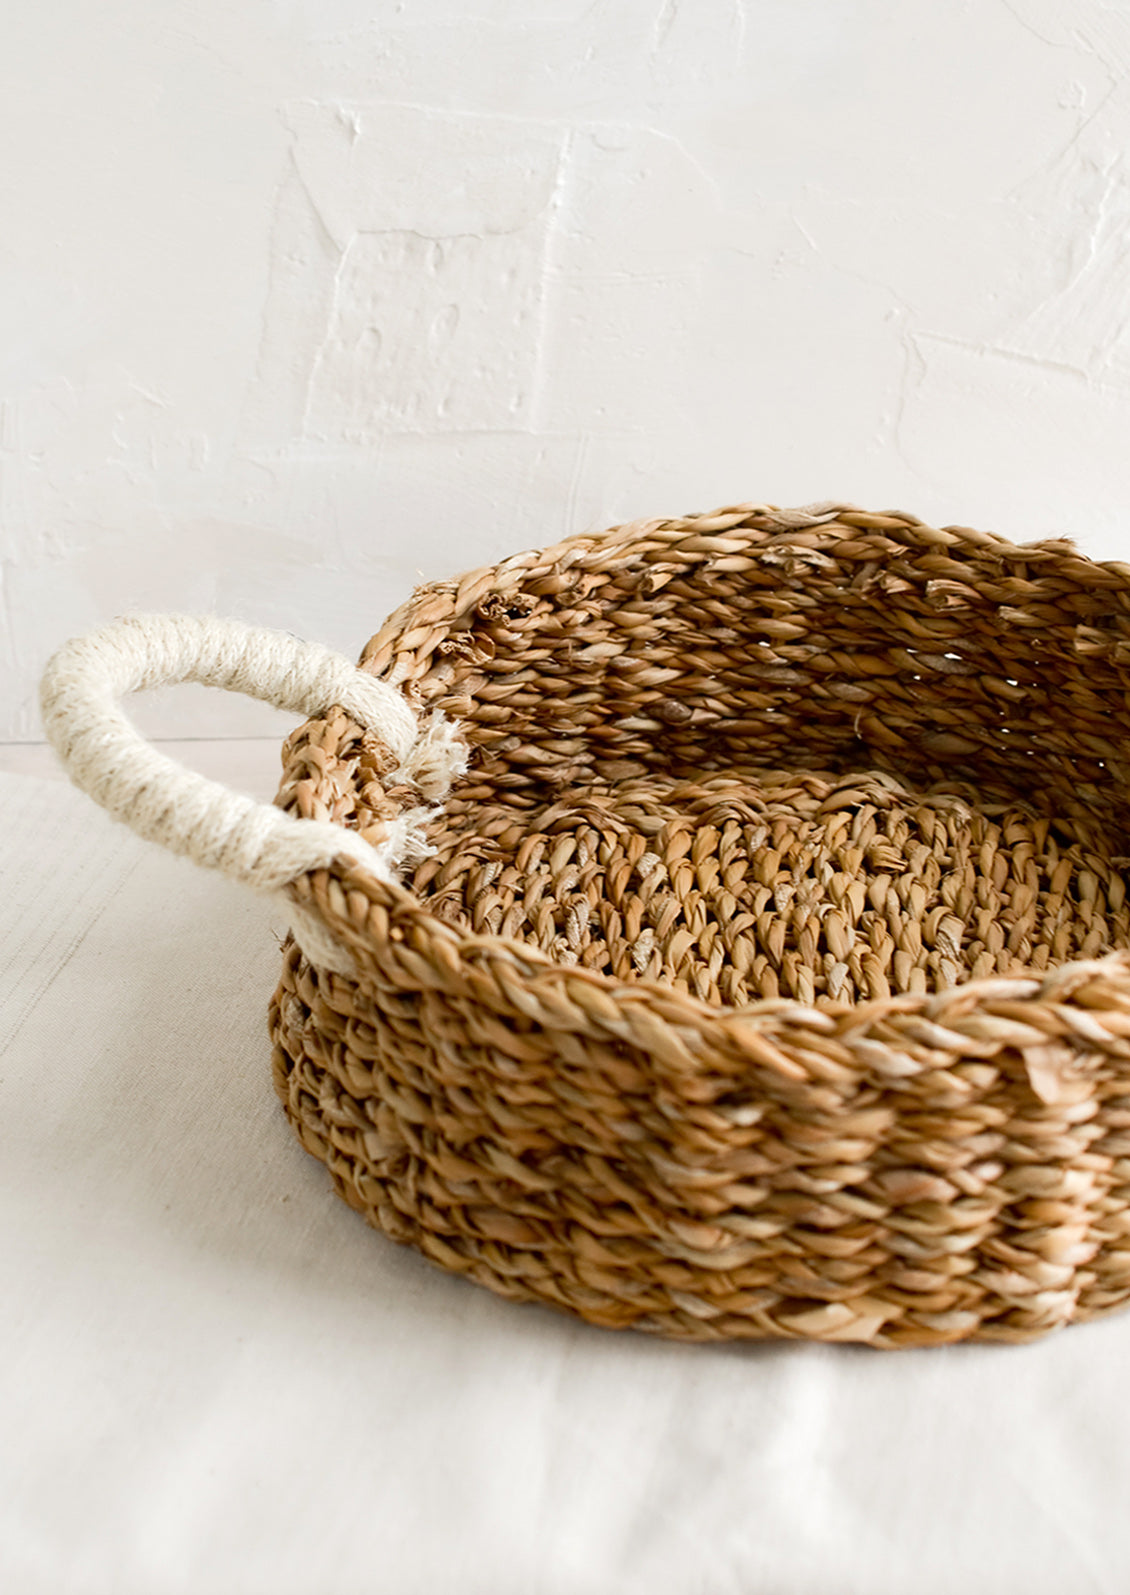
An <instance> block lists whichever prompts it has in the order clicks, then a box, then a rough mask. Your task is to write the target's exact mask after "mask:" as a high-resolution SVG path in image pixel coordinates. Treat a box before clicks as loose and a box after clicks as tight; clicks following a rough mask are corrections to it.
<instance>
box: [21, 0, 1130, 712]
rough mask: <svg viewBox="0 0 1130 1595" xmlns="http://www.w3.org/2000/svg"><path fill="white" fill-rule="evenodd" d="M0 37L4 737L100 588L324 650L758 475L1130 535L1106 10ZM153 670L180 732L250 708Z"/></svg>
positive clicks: (1120, 140) (1116, 55)
mask: <svg viewBox="0 0 1130 1595" xmlns="http://www.w3.org/2000/svg"><path fill="white" fill-rule="evenodd" d="M3 34H4V39H3V50H2V54H0V130H2V136H0V148H2V149H3V150H4V152H5V154H4V159H3V161H2V163H0V195H2V200H0V554H2V568H0V578H2V587H0V597H2V605H0V626H2V635H0V669H2V673H3V674H2V688H0V708H2V714H3V719H2V724H0V738H4V737H7V738H9V739H21V738H34V737H36V736H37V735H38V729H37V722H36V717H35V713H34V708H33V696H34V682H35V678H36V675H37V672H38V668H39V666H40V664H41V662H42V660H43V658H44V656H45V654H46V653H47V651H48V650H49V649H50V647H51V646H53V645H54V643H55V642H57V641H58V640H60V639H61V638H62V637H63V636H65V635H67V634H69V633H71V632H73V631H76V630H79V629H82V628H84V627H87V626H89V625H91V624H93V623H96V622H98V621H101V620H103V619H106V618H108V617H110V616H111V615H113V614H115V613H117V612H120V611H121V610H123V609H128V608H137V607H146V608H173V609H216V610H219V611H221V612H225V613H234V614H239V615H244V616H246V617H248V618H252V619H256V620H260V621H263V622H266V623H270V624H274V625H279V626H282V627H285V628H287V629H290V630H294V631H299V632H303V633H305V634H307V635H309V636H312V637H316V638H318V639H320V640H323V641H327V642H331V643H333V644H335V645H337V646H339V647H342V648H344V649H346V650H347V651H349V652H351V653H353V652H355V651H356V650H357V649H358V648H359V647H360V645H361V643H362V642H363V641H364V640H365V638H366V637H367V636H368V635H369V633H370V632H371V631H373V630H374V629H375V628H376V626H377V624H378V623H379V621H380V620H381V619H382V618H383V617H384V615H385V614H386V613H387V611H388V610H389V609H390V608H391V607H392V606H393V604H394V603H396V602H399V600H400V599H401V598H402V597H403V596H404V595H405V593H406V592H407V590H408V588H409V587H410V586H411V585H412V584H413V583H414V582H415V581H416V580H418V579H419V578H420V577H421V576H427V577H433V576H440V575H445V574H454V573H455V572H456V571H457V570H460V569H463V568H465V567H467V566H468V565H473V564H478V563H482V562H484V561H487V560H491V559H494V558H495V557H497V556H500V555H502V554H504V553H507V552H512V551H514V550H515V549H518V548H524V547H529V546H531V545H534V544H539V543H544V542H548V541H551V540H553V539H556V538H558V537H561V536H563V535H565V534H567V533H570V532H576V531H582V530H585V529H592V528H595V527H599V526H601V525H604V524H609V523H611V522H613V521H615V520H617V519H625V518H634V517H636V516H641V515H650V514H654V513H670V514H673V513H682V512H685V511H687V510H694V509H707V508H711V507H713V506H715V505H718V504H722V503H726V502H733V501H735V500H741V499H745V498H751V497H752V498H759V499H769V500H773V501H776V502H779V503H802V502H805V501H808V500H812V499H817V498H830V497H845V498H848V499H852V500H855V501H857V502H860V503H863V504H866V505H868V506H869V507H873V508H885V507H889V506H892V505H893V506H896V507H900V508H905V509H910V510H913V511H915V512H916V513H918V514H921V515H923V516H925V517H927V518H929V519H932V520H935V521H943V522H946V521H961V522H966V523H971V524H976V525H980V526H985V527H989V528H992V529H995V530H998V531H1002V532H1005V533H1007V534H1010V535H1012V536H1015V537H1018V538H1028V537H1033V536H1040V535H1046V534H1049V533H1059V532H1068V533H1073V534H1075V535H1077V536H1079V537H1080V538H1081V540H1082V542H1083V546H1084V547H1085V548H1086V549H1087V550H1088V551H1091V552H1095V553H1098V554H1101V555H1106V556H1108V557H1128V555H1130V448H1128V447H1127V443H1128V441H1130V332H1128V318H1130V165H1128V157H1127V153H1126V152H1127V147H1128V137H1130V80H1128V77H1127V68H1128V66H1130V4H1128V3H1125V0H647V3H645V0H401V3H380V0H305V3H304V0H239V3H233V0H191V3H190V0H104V3H101V4H98V5H92V4H89V3H88V0H48V3H46V4H43V5H34V6H33V5H25V6H17V7H15V8H10V12H9V15H8V18H7V20H6V23H5V25H4V29H3ZM174 699H175V701H174ZM174 699H170V700H169V702H168V703H167V704H166V706H165V707H164V708H163V709H162V711H161V714H162V716H163V719H161V720H160V727H161V728H163V729H165V730H166V731H169V732H176V733H178V734H182V735H184V734H194V735H218V734H228V733H233V734H234V733H239V732H253V731H256V730H260V729H262V728H263V726H264V725H265V723H266V722H265V721H264V720H263V719H262V717H261V715H259V714H258V713H257V712H256V711H255V709H254V708H252V707H251V706H245V705H241V704H238V703H228V702H224V701H221V700H219V699H217V698H216V697H215V695H209V694H205V693H203V692H198V694H197V695H195V696H194V695H192V694H191V693H185V694H175V695H174Z"/></svg>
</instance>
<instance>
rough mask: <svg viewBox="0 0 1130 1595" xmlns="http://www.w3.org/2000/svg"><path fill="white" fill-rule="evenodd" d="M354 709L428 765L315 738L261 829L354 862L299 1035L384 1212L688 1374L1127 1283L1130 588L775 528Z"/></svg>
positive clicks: (1075, 571) (885, 1339)
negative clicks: (660, 1348) (725, 1343)
mask: <svg viewBox="0 0 1130 1595" xmlns="http://www.w3.org/2000/svg"><path fill="white" fill-rule="evenodd" d="M71 646H72V647H74V646H75V645H71ZM174 674H175V672H174ZM221 674H222V673H221ZM57 676H58V671H56V677H57ZM169 678H170V672H169V670H168V669H167V668H166V669H165V670H164V674H163V676H162V679H169ZM183 678H184V672H182V673H181V675H180V676H177V679H183ZM196 678H197V679H217V676H216V673H215V672H214V671H213V672H211V673H210V674H207V673H205V674H201V673H200V672H199V671H198V672H197V677H196ZM230 678H231V672H230V671H229V672H228V678H225V682H224V684H229V685H230V684H233V681H232V680H231V679H230ZM361 678H364V679H366V680H368V679H369V678H377V682H378V684H381V683H383V688H382V690H385V689H387V688H390V687H391V688H394V689H396V694H398V695H399V702H400V704H401V705H403V704H404V703H407V704H408V705H409V706H410V707H411V709H412V710H413V711H414V712H415V713H416V714H417V715H419V716H423V717H425V718H424V719H423V720H421V721H420V722H419V724H423V725H425V726H426V727H427V730H426V732H425V733H423V734H422V735H420V736H419V737H418V740H417V742H416V743H415V744H414V750H413V751H411V752H410V753H409V754H408V755H405V753H404V749H403V748H397V747H396V746H394V745H393V744H394V742H395V737H394V736H392V735H391V733H389V732H388V730H387V727H386V728H385V729H384V730H381V729H379V728H378V729H373V726H374V717H373V715H372V714H371V713H369V712H367V711H366V709H365V707H364V706H362V707H361V708H358V707H357V705H356V704H353V705H350V704H349V703H345V696H346V695H345V693H344V689H342V692H341V694H340V695H339V696H338V697H335V698H334V699H333V703H334V705H335V706H332V707H326V706H325V704H323V705H321V709H322V712H319V713H318V714H316V715H315V717H314V718H312V719H311V720H309V721H308V722H307V723H306V724H305V725H303V726H302V727H301V729H300V730H298V731H297V732H295V734H294V735H293V736H291V738H290V739H289V741H288V742H287V744H286V747H285V750H284V776H283V781H282V786H281V788H280V791H279V795H278V799H277V804H278V807H279V809H280V810H282V811H283V813H282V814H273V815H272V823H274V821H276V820H277V821H279V822H280V823H286V824H289V825H290V827H291V830H292V832H295V833H297V832H299V830H300V827H298V826H296V825H294V824H293V820H295V819H297V820H301V821H304V822H307V825H308V826H309V834H310V835H314V834H315V833H317V835H318V836H319V837H325V836H326V835H327V834H329V835H331V836H332V835H335V834H336V836H337V837H338V839H339V843H340V844H341V845H339V846H337V847H334V846H333V845H332V844H331V845H330V846H329V852H328V854H326V855H324V856H323V858H322V862H320V863H316V864H311V863H309V862H308V863H307V866H306V867H303V868H301V872H300V873H298V874H297V878H294V879H292V881H291V884H289V885H286V886H285V888H284V890H285V893H286V896H287V899H288V903H289V905H290V910H291V913H292V916H293V922H294V926H295V937H296V939H294V938H292V940H291V941H290V942H289V944H288V946H287V949H286V952H285V957H284V967H283V975H282V982H281V985H280V987H279V989H278V992H277V994H276V997H275V999H274V1002H273V1004H272V1008H271V1031H272V1035H273V1038H274V1078H275V1084H276V1087H277V1090H278V1093H279V1096H280V1098H281V1099H282V1102H283V1104H284V1107H285V1109H286V1112H287V1114H288V1116H289V1117H290V1119H291V1122H292V1123H293V1125H294V1127H295V1129H296V1131H297V1133H298V1135H299V1137H300V1139H301V1141H302V1144H303V1145H304V1146H305V1147H306V1148H307V1150H308V1151H310V1152H312V1153H313V1154H314V1155H315V1156H316V1157H318V1158H320V1159H321V1160H322V1161H323V1162H324V1163H325V1164H326V1165H327V1167H328V1168H329V1170H330V1173H331V1175H332V1177H333V1181H334V1184H335V1186H336V1188H337V1190H338V1191H339V1192H340V1194H341V1195H342V1196H343V1197H344V1198H345V1200H346V1201H347V1202H348V1203H349V1204H350V1206H351V1207H353V1208H355V1209H356V1210H357V1211H358V1212H360V1213H361V1214H363V1215H364V1217H365V1218H366V1219H367V1220H368V1221H369V1222H370V1223H371V1224H373V1225H374V1226H375V1227H376V1228H378V1229H380V1230H381V1231H383V1232H384V1233H385V1234H386V1235H388V1236H391V1237H392V1238H393V1239H395V1240H398V1241H405V1242H408V1243H410V1244H412V1245H413V1246H415V1247H417V1248H418V1249H419V1250H420V1251H421V1252H422V1253H423V1254H424V1255H425V1256H426V1257H428V1258H430V1259H431V1260H432V1261H434V1262H436V1263H438V1264H440V1265H441V1266H442V1267H444V1268H447V1269H451V1270H454V1271H456V1272H458V1273H461V1274H465V1275H467V1276H469V1277H470V1278H471V1279H474V1280H476V1281H478V1282H479V1283H480V1284H483V1285H486V1286H488V1287H490V1288H491V1289H492V1290H495V1291H497V1292H499V1293H500V1294H502V1295H504V1296H507V1297H510V1298H512V1299H515V1300H530V1301H538V1302H544V1303H549V1304H551V1305H553V1306H555V1307H559V1308H564V1309H566V1310H568V1311H569V1312H572V1313H575V1314H577V1315H578V1316H580V1317H581V1318H584V1319H586V1320H588V1321H589V1322H590V1323H594V1324H599V1325H604V1326H607V1327H611V1328H626V1327H633V1328H637V1329H642V1330H647V1331H651V1332H654V1333H659V1334H664V1335H670V1336H675V1337H678V1338H682V1339H688V1340H708V1339H724V1338H762V1337H768V1336H790V1337H805V1338H813V1339H820V1340H842V1341H863V1342H867V1343H870V1344H872V1345H875V1346H885V1347H893V1346H909V1345H924V1344H937V1343H940V1342H950V1341H956V1340H962V1339H966V1338H981V1339H991V1340H1001V1341H1023V1340H1028V1339H1031V1338H1033V1337H1034V1336H1037V1335H1039V1334H1042V1333H1043V1332H1045V1331H1047V1330H1051V1329H1054V1328H1057V1327H1059V1326H1061V1325H1064V1324H1066V1323H1068V1322H1069V1321H1071V1320H1073V1319H1074V1320H1078V1319H1084V1318H1088V1317H1092V1316H1094V1315H1096V1314H1098V1313H1100V1312H1103V1311H1105V1310H1106V1309H1107V1308H1111V1307H1114V1306H1116V1305H1118V1304H1119V1303H1121V1302H1122V1301H1123V1300H1124V1299H1125V1298H1126V1297H1127V1296H1128V1295H1130V956H1128V954H1127V949H1128V948H1130V910H1128V907H1127V903H1126V893H1125V887H1124V884H1123V875H1122V870H1123V867H1124V866H1125V864H1126V863H1127V862H1128V859H1127V857H1126V856H1125V855H1126V854H1127V853H1130V838H1128V834H1127V832H1128V818H1130V816H1128V812H1127V800H1126V797H1125V794H1126V793H1127V792H1128V791H1130V758H1128V756H1127V752H1126V747H1125V733H1124V730H1123V727H1124V726H1125V724H1126V719H1127V705H1128V701H1130V700H1128V697H1127V694H1128V691H1130V567H1127V566H1124V565H1115V564H1096V563H1093V562H1091V561H1090V560H1088V559H1085V558H1084V557H1082V556H1081V555H1080V554H1078V553H1076V552H1075V551H1074V550H1073V548H1072V546H1071V545H1070V544H1068V543H1066V542H1061V541H1047V542H1042V543H1034V544H1031V545H1029V546H1025V547H1017V546H1014V545H1012V544H1010V543H1007V542H1005V541H1003V540H1001V539H999V538H997V537H993V536H990V535H987V534H985V533H981V532H973V531H969V530H967V529H965V528H960V527H950V528H947V529H944V530H937V529H934V528H931V527H929V526H926V525H924V524H923V523H922V522H920V521H918V520H916V519H915V518H914V517H912V516H908V515H901V514H893V513H892V514H867V513H863V512H861V511H859V510H856V509H852V508H849V507H845V506H836V505H820V506H814V507H812V508H810V509H807V510H798V511H781V510H777V509H774V508H772V507H766V506H750V505H743V506H740V507H738V508H735V509H729V510H724V511H720V512H718V513H716V514H713V515H708V516H698V517H691V518H687V519H680V520H669V521H649V522H645V523H639V524H635V525H631V526H624V527H620V528H618V529H616V530H614V531H612V532H609V533H607V534H605V535H603V536H599V537H597V536H592V537H579V538H574V539H571V540H570V541H567V542H564V543H561V544H558V545H557V546H555V547H553V548H550V549H547V550H545V551H544V552H537V553H529V554H522V555H519V556H516V557H515V558H513V559H509V560H506V561H504V562H503V563H502V564H500V565H498V566H496V567H494V568H492V569H485V570H479V571H475V572H473V573H472V574H470V575H468V576H465V577H463V578H461V579H460V580H457V581H452V582H446V583H434V584H430V585H428V586H426V587H423V588H421V589H420V590H419V591H418V592H417V593H416V594H415V595H414V597H412V598H411V599H410V601H409V602H408V603H407V604H406V605H405V606H404V607H403V608H401V609H400V610H398V611H397V613H396V614H395V615H393V617H392V618H391V619H390V620H389V621H388V623H387V624H386V625H385V626H384V628H383V629H382V630H381V631H380V632H379V633H378V634H377V636H376V637H374V638H373V640H372V641H371V642H370V643H369V645H368V647H367V648H366V649H365V652H364V655H363V658H362V666H361V673H360V676H359V678H358V679H361ZM126 684H127V685H130V684H135V683H133V682H132V681H131V682H129V683H126ZM234 684H236V685H240V684H242V685H244V686H246V685H247V683H246V681H244V682H243V683H240V682H234ZM119 685H121V683H120V682H119ZM252 690H254V688H253V689H252ZM324 690H326V689H324V688H323V691H324ZM54 692H55V697H54V698H52V696H51V691H50V690H48V689H47V688H45V704H46V705H47V706H48V707H49V708H50V710H51V715H52V716H53V721H52V720H51V719H49V724H52V723H53V724H54V725H55V727H56V730H55V731H53V735H54V736H55V740H56V742H57V745H59V746H60V747H61V748H63V751H64V753H65V756H67V757H68V758H70V760H71V762H72V765H73V764H74V762H75V761H74V754H73V748H67V747H66V745H65V744H66V741H67V738H66V735H65V734H64V733H63V732H61V731H58V729H57V727H58V726H60V725H62V726H66V725H67V724H69V723H71V720H72V719H73V715H72V710H73V705H71V707H70V708H68V704H67V702H66V701H65V693H64V694H63V695H62V699H63V700H64V701H61V702H60V694H59V690H58V682H57V680H56V682H55V688H54ZM292 696H293V695H292ZM275 697H276V701H278V695H277V694H275ZM288 701H289V700H288ZM341 703H345V706H344V707H342V706H340V704H341ZM437 710H438V711H441V712H442V718H435V717H433V718H431V719H430V720H429V719H427V718H426V717H427V716H428V715H432V714H433V712H434V711H437ZM378 718H379V717H378ZM452 724H454V726H455V727H457V728H458V732H459V735H460V737H461V738H462V739H464V741H465V744H466V748H467V750H468V753H469V758H468V759H467V761H466V767H465V768H462V766H461V763H460V760H459V757H458V746H457V745H456V744H454V743H453V742H452V740H451V736H450V727H451V725H452ZM366 727H368V728H366ZM461 769H462V773H459V772H460V770H461ZM453 771H454V772H455V780H454V784H453V785H451V789H450V791H449V792H447V793H446V796H445V797H444V800H443V801H442V803H438V802H435V801H434V800H436V799H437V798H439V797H440V796H441V795H443V794H444V792H445V788H446V786H447V785H448V783H449V780H450V777H451V774H452V772H453ZM84 784H86V785H88V787H89V786H91V785H92V783H91V782H90V781H89V780H87V781H85V782H84ZM99 795H100V796H101V797H102V800H103V801H106V796H105V793H102V794H99ZM422 803H423V806H422ZM429 803H431V804H432V806H430V807H429V806H427V805H428V804H429ZM108 806H111V807H115V804H114V803H113V802H111V803H110V804H109V805H108ZM167 806H168V805H167ZM116 807H117V810H118V811H119V812H120V811H122V808H123V805H122V804H121V803H118V804H117V805H116ZM125 809H126V811H127V813H128V817H129V818H130V819H131V821H133V822H134V823H137V819H136V804H135V805H134V811H133V812H129V804H128V803H127V804H126V805H125ZM285 816H290V817H291V819H290V820H286V819H285ZM311 822H312V823H311ZM327 822H328V823H327ZM330 826H332V827H335V828H336V827H346V828H348V830H347V831H340V830H337V831H334V832H331V831H330ZM216 828H217V827H216V826H214V827H213V829H216ZM218 828H219V829H223V826H219V827H218ZM146 834H154V832H153V829H152V828H150V829H149V830H148V831H147V833H146ZM272 834H274V833H273V832H272ZM302 834H303V835H304V836H305V835H306V834H307V833H306V832H302ZM342 838H347V840H348V844H349V853H348V856H347V855H346V853H345V852H344V851H342V848H343V847H344V842H342V840H341V839H342ZM161 839H162V840H166V841H169V837H168V836H162V837H161ZM390 839H391V840H390ZM365 844H368V845H369V847H370V848H371V849H372V850H373V851H372V857H371V858H369V859H366V856H365V854H364V852H363V847H364V845H365ZM170 845H179V844H178V843H177V841H176V839H175V838H174V839H173V840H172V841H171V842H170ZM240 845H241V846H243V845H244V844H243V843H241V844H240ZM248 845H249V844H248ZM382 849H383V851H382ZM390 849H391V851H390ZM182 850H186V851H187V850H188V849H182ZM244 851H245V852H246V851H247V848H246V847H245V848H244ZM196 856H199V852H198V851H197V855H196ZM208 861H210V862H215V861H216V860H215V859H210V860H208ZM390 862H391V863H392V864H396V865H397V866H398V869H399V880H397V879H394V878H393V874H392V872H391V870H390V868H389V867H387V866H388V865H389V863H390ZM222 867H228V865H226V864H222ZM248 878H249V877H248ZM256 884H264V883H263V882H261V881H260V882H256ZM266 884H268V885H272V884H273V885H274V886H275V887H276V888H277V886H278V882H277V881H275V882H267V883H266Z"/></svg>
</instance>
